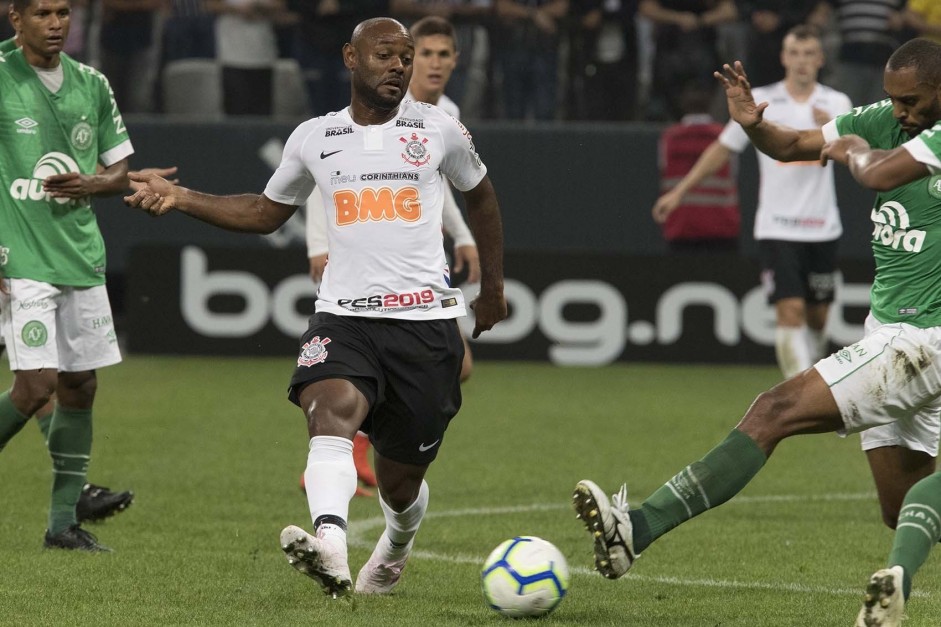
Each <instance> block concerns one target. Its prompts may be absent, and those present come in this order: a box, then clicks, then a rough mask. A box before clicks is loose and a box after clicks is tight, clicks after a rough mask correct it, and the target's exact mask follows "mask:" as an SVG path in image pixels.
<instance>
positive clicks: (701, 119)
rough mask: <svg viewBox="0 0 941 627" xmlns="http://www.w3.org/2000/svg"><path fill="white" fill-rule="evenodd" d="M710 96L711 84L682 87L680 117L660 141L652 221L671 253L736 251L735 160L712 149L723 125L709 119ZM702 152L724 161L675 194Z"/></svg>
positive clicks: (704, 83) (736, 180)
mask: <svg viewBox="0 0 941 627" xmlns="http://www.w3.org/2000/svg"><path fill="white" fill-rule="evenodd" d="M712 94H713V90H712V84H711V83H708V84H707V83H706V82H705V81H694V82H690V83H687V84H686V86H685V87H684V88H683V89H682V90H681V95H680V103H681V106H682V107H683V111H684V112H685V115H683V118H682V119H681V120H680V121H679V122H678V123H677V124H673V125H671V126H668V127H667V128H666V129H664V131H663V133H662V134H661V136H660V145H659V165H660V193H661V198H660V199H658V200H657V205H656V206H655V207H654V217H655V218H657V220H658V222H661V224H660V226H661V228H662V229H663V238H664V239H665V240H666V241H667V245H668V246H669V247H670V250H671V251H674V252H683V251H685V252H693V251H697V252H701V251H735V250H737V249H738V241H739V229H740V227H741V213H740V210H739V203H738V173H737V171H738V155H737V154H731V153H730V151H728V150H724V149H723V148H721V147H720V148H713V145H715V144H716V142H717V140H718V139H719V135H720V134H721V133H722V130H723V128H725V126H724V125H723V124H720V123H719V122H717V121H716V120H714V119H713V118H712V116H710V115H709V105H710V102H711V100H712ZM708 150H712V151H715V152H719V151H724V153H725V154H723V156H724V157H725V159H724V161H723V162H721V163H720V164H718V165H717V167H716V170H715V172H711V173H709V174H708V175H706V176H704V177H703V178H702V180H701V181H700V182H699V183H697V184H696V186H695V187H693V188H692V189H689V190H686V189H683V190H680V189H678V188H677V185H678V184H679V183H680V182H681V181H683V179H684V177H685V176H686V175H687V174H689V172H690V170H692V169H693V166H694V165H696V164H697V161H698V160H699V159H700V157H703V158H705V155H704V153H706V152H707V151H708ZM726 155H727V156H726ZM674 189H676V191H673V190H674ZM670 192H673V193H672V194H671V193H670ZM674 198H675V200H674ZM661 205H666V207H665V208H662V207H661ZM658 212H661V213H663V214H665V216H666V217H665V218H664V217H662V216H659V215H658Z"/></svg>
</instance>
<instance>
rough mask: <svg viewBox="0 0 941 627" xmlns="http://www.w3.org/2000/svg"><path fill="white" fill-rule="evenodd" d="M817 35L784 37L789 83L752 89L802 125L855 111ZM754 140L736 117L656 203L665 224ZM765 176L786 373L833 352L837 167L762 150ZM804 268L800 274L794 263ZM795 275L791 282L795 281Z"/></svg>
mask: <svg viewBox="0 0 941 627" xmlns="http://www.w3.org/2000/svg"><path fill="white" fill-rule="evenodd" d="M823 63H824V57H823V47H822V45H821V42H820V38H819V35H818V34H817V32H816V31H815V30H814V29H813V28H812V27H808V26H797V27H795V28H793V29H791V31H790V32H789V33H788V34H787V36H785V38H784V41H783V45H782V50H781V64H782V65H783V66H784V69H785V77H784V80H783V81H780V82H778V83H774V84H772V85H767V86H765V87H757V88H755V89H753V90H752V91H753V93H754V96H755V99H756V100H757V101H759V102H762V101H767V102H769V103H770V105H769V107H768V109H767V110H766V112H765V119H767V120H771V121H774V122H779V123H781V124H785V125H787V126H790V127H792V128H796V129H811V128H820V127H821V126H823V125H824V124H825V123H826V122H828V121H830V120H831V119H833V118H834V117H836V116H837V115H839V114H842V113H845V112H847V111H849V110H850V109H851V108H852V104H851V103H850V100H849V98H848V97H847V96H846V94H843V93H841V92H838V91H836V90H834V89H831V88H829V87H827V86H825V85H821V84H820V83H818V82H817V75H818V73H819V72H820V69H821V68H822V67H823ZM749 144H750V142H749V139H748V135H746V134H745V131H743V130H742V128H741V126H739V124H738V123H736V122H735V121H730V122H729V123H728V125H727V126H726V128H725V130H723V132H722V134H721V135H720V136H719V138H718V139H717V140H716V141H715V142H713V143H712V144H711V145H710V146H709V147H708V148H707V149H706V150H705V151H704V152H703V154H702V156H701V157H700V158H699V160H698V161H697V162H696V164H695V165H694V166H693V168H692V169H691V170H690V171H689V173H688V174H687V175H686V176H685V177H683V179H682V180H681V181H680V182H679V183H678V184H677V185H676V187H674V188H673V189H672V190H670V191H669V192H667V193H666V194H664V195H663V196H661V197H660V198H659V199H658V200H657V202H656V204H655V205H654V207H653V216H654V219H655V220H657V221H658V222H661V223H662V222H664V221H665V220H666V218H667V216H668V215H669V214H670V212H671V211H673V210H674V209H675V208H676V207H677V206H678V205H679V204H680V202H681V201H682V199H683V196H684V195H685V194H686V193H688V192H689V190H691V189H693V188H695V187H696V185H698V184H699V182H700V181H702V180H703V179H705V178H706V177H707V176H709V175H711V174H712V173H714V172H716V171H717V170H718V169H719V168H721V167H722V166H723V165H724V164H725V163H726V162H727V161H728V160H729V158H730V156H731V153H732V152H733V151H734V152H741V151H743V150H744V149H745V148H746V147H747V146H748V145H749ZM758 165H759V172H760V176H761V182H760V186H759V198H758V210H757V213H756V215H755V239H756V240H758V245H759V250H760V252H761V257H762V282H763V283H764V284H765V289H766V291H767V292H768V296H769V299H770V300H771V302H773V303H774V305H775V314H776V327H777V328H776V332H775V352H776V355H777V361H778V366H779V367H780V368H781V371H782V373H783V374H784V376H785V377H786V378H787V377H791V376H793V375H795V374H797V373H798V372H802V371H804V370H806V369H807V368H810V367H811V366H812V365H813V364H814V363H815V362H816V361H817V360H818V359H820V358H821V357H823V356H824V355H825V354H827V337H826V329H825V327H826V323H827V316H828V314H829V308H830V303H831V302H832V299H833V292H834V286H835V278H836V277H835V270H836V267H835V266H836V242H837V240H838V239H839V237H840V235H841V234H842V226H841V224H840V212H839V208H838V207H837V204H836V191H835V188H834V183H833V167H832V164H830V165H827V166H825V167H820V164H819V163H818V162H817V161H812V162H798V163H781V162H778V161H776V160H774V159H773V158H771V157H769V156H768V155H766V154H764V153H761V152H759V153H758ZM795 266H799V267H800V271H799V275H800V276H797V273H796V272H795V271H794V270H791V271H790V273H789V274H788V273H787V271H788V268H789V267H790V268H793V267H795ZM788 277H790V278H791V280H788Z"/></svg>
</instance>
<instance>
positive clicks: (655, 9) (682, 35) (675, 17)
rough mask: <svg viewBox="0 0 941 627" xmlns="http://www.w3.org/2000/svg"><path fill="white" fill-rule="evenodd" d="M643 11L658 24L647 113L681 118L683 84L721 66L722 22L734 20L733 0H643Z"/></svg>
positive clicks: (656, 25)
mask: <svg viewBox="0 0 941 627" xmlns="http://www.w3.org/2000/svg"><path fill="white" fill-rule="evenodd" d="M638 10H639V12H640V14H641V15H643V16H644V17H646V18H647V19H649V20H650V21H651V22H653V24H654V27H655V29H656V30H655V35H654V42H655V46H656V51H655V52H654V64H653V77H652V85H651V88H652V89H651V94H650V103H649V105H648V111H647V115H648V117H650V118H652V119H669V120H677V119H679V118H680V116H681V115H682V110H681V108H680V103H679V98H680V92H681V89H682V86H683V85H685V84H686V83H688V82H689V81H690V80H700V79H702V77H704V76H712V73H713V72H714V71H716V70H717V69H718V68H719V67H720V62H719V56H718V51H717V48H716V40H717V31H716V27H717V26H718V25H719V24H727V23H730V22H733V21H734V20H735V19H736V17H737V15H738V12H737V10H736V7H735V3H734V2H733V1H732V0H641V2H640V7H639V9H638Z"/></svg>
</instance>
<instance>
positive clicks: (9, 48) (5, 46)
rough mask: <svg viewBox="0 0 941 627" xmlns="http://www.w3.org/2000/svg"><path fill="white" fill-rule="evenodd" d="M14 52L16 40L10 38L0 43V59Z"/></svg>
mask: <svg viewBox="0 0 941 627" xmlns="http://www.w3.org/2000/svg"><path fill="white" fill-rule="evenodd" d="M14 50H16V38H14V37H10V38H9V39H4V40H3V41H0V57H2V56H3V55H5V54H7V53H8V52H13V51H14Z"/></svg>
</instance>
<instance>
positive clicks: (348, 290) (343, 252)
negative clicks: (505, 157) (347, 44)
mask: <svg viewBox="0 0 941 627" xmlns="http://www.w3.org/2000/svg"><path fill="white" fill-rule="evenodd" d="M439 171H440V172H441V173H443V174H444V175H445V176H447V177H448V179H450V181H451V183H452V184H453V185H454V186H455V187H456V188H457V189H459V190H461V191H468V190H470V189H473V188H474V187H476V186H477V184H478V183H480V181H481V180H482V179H483V178H484V176H485V175H486V173H487V168H486V166H484V164H483V163H482V162H481V161H480V158H479V157H478V156H477V153H476V151H475V149H474V143H473V141H472V140H471V136H470V133H469V132H468V131H467V129H465V128H464V126H463V125H461V123H460V122H458V121H457V120H455V119H454V118H452V117H451V116H449V115H447V114H445V113H444V112H442V111H441V110H440V109H438V108H437V107H434V106H431V105H426V104H423V103H416V102H412V101H403V102H402V103H401V105H399V111H398V113H397V115H396V116H395V117H394V118H393V119H391V120H389V121H388V122H386V123H385V124H382V125H374V126H361V125H359V124H356V123H355V122H354V121H353V119H352V117H351V116H350V113H349V109H348V108H347V109H344V110H343V111H340V112H338V113H331V114H328V115H326V116H323V117H319V118H314V119H312V120H308V121H307V122H304V123H303V124H301V125H300V126H298V127H297V129H295V130H294V132H293V133H292V134H291V137H290V138H289V139H288V141H287V144H286V145H285V148H284V156H283V157H282V160H281V165H280V166H279V167H278V169H277V170H276V171H275V173H274V174H273V175H272V177H271V180H269V181H268V186H267V187H266V188H265V196H267V197H268V198H270V199H271V200H274V201H276V202H280V203H285V204H288V205H295V206H297V205H302V204H304V201H305V200H306V199H307V197H308V196H309V195H310V193H311V191H312V189H313V187H314V185H315V184H316V185H317V187H318V189H319V190H320V193H321V194H322V196H323V200H324V206H325V208H326V214H327V242H328V247H329V250H330V263H328V264H327V268H326V270H325V271H324V276H323V282H322V283H321V285H320V290H319V291H318V293H317V304H316V307H317V311H318V312H320V311H326V312H329V313H334V314H338V315H353V316H364V317H390V318H401V319H406V320H427V319H436V318H456V317H459V316H463V315H465V313H466V311H465V309H464V299H463V296H462V294H461V291H460V290H459V289H457V288H453V287H451V285H450V270H449V268H448V265H447V261H446V260H445V256H444V248H443V245H442V234H441V208H442V204H443V201H444V194H445V193H446V192H447V189H446V187H445V183H444V181H442V179H441V176H440V175H439Z"/></svg>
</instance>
